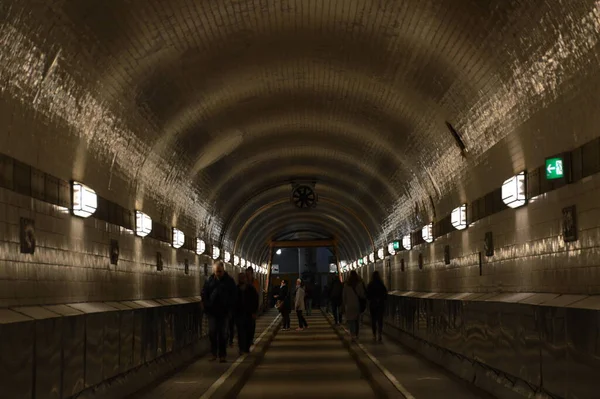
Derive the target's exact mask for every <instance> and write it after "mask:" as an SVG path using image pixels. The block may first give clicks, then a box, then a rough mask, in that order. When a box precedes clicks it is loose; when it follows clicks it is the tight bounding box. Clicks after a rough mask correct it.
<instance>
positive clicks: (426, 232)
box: [421, 223, 433, 243]
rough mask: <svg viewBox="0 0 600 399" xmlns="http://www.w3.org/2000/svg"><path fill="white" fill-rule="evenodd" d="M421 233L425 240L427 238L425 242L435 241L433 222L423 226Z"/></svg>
mask: <svg viewBox="0 0 600 399" xmlns="http://www.w3.org/2000/svg"><path fill="white" fill-rule="evenodd" d="M421 235H422V236H423V240H425V242H429V243H431V242H433V223H429V224H426V225H425V226H423V230H421Z"/></svg>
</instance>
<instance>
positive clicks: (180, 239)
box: [172, 227, 185, 249]
mask: <svg viewBox="0 0 600 399" xmlns="http://www.w3.org/2000/svg"><path fill="white" fill-rule="evenodd" d="M184 242H185V235H184V234H183V231H181V230H178V229H176V228H175V227H173V242H172V244H173V248H175V249H177V248H181V247H182V246H183V243H184Z"/></svg>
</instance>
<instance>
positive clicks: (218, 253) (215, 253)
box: [212, 245, 221, 260]
mask: <svg viewBox="0 0 600 399" xmlns="http://www.w3.org/2000/svg"><path fill="white" fill-rule="evenodd" d="M219 256H221V249H220V248H219V247H217V246H216V245H213V247H212V258H213V259H215V260H217V259H219Z"/></svg>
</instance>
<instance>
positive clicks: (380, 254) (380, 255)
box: [377, 248, 385, 259]
mask: <svg viewBox="0 0 600 399" xmlns="http://www.w3.org/2000/svg"><path fill="white" fill-rule="evenodd" d="M377 257H378V258H379V259H383V258H384V257H385V256H384V253H383V248H379V249H378V250H377Z"/></svg>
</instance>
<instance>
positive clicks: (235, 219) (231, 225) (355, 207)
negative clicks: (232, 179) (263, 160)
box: [219, 168, 385, 245]
mask: <svg viewBox="0 0 600 399" xmlns="http://www.w3.org/2000/svg"><path fill="white" fill-rule="evenodd" d="M308 170H309V171H310V170H311V169H310V168H308ZM284 172H285V169H284ZM276 173H277V174H278V172H276ZM315 173H318V169H317V170H316V172H315ZM284 175H286V176H287V174H285V173H284ZM266 177H269V176H266ZM277 177H278V178H277V179H270V181H273V182H274V183H273V184H258V183H257V187H264V188H263V191H261V192H259V193H257V194H256V195H254V196H252V197H251V198H249V199H244V200H240V201H239V202H237V201H232V203H233V204H235V206H234V207H233V210H229V209H224V210H222V211H221V213H222V214H224V215H230V216H229V217H228V218H227V219H225V223H224V225H223V229H222V231H221V237H220V240H219V242H221V243H227V244H228V245H233V243H232V241H231V240H226V239H225V238H226V236H227V237H229V236H230V235H232V234H233V238H235V236H236V235H238V234H239V233H237V232H239V231H240V229H241V228H242V225H243V224H245V223H246V222H247V221H248V220H249V219H250V218H252V215H254V214H255V213H257V212H258V210H259V209H261V207H262V206H265V204H268V203H270V202H268V201H271V199H272V198H278V199H279V200H278V201H282V202H283V200H282V198H287V200H286V201H287V202H288V203H289V204H290V206H291V203H290V202H289V195H290V191H291V182H290V183H288V184H286V185H282V184H281V177H280V176H277ZM341 181H342V180H336V181H335V182H332V183H331V184H335V186H332V185H330V183H329V182H328V181H320V182H319V183H318V184H317V187H316V190H317V194H318V195H319V196H320V197H321V198H323V197H325V198H328V197H330V198H332V199H335V200H337V201H342V202H343V203H344V204H346V205H345V206H346V207H348V208H349V209H351V210H352V212H354V213H356V214H357V215H359V218H360V219H361V220H362V221H363V222H364V224H365V225H366V226H367V228H366V230H367V231H369V232H371V234H372V235H375V236H378V235H379V233H380V231H381V227H380V225H379V223H378V220H381V218H382V217H384V216H385V215H384V214H376V213H373V211H372V209H377V208H378V205H377V203H376V202H375V199H374V198H373V197H366V198H365V197H363V198H362V199H361V201H359V200H357V199H356V196H355V195H349V194H350V193H353V191H352V190H353V189H354V187H353V185H352V184H351V182H350V181H349V180H348V183H347V184H344V185H341V189H340V188H338V187H340V182H341Z"/></svg>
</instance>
